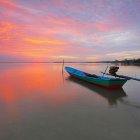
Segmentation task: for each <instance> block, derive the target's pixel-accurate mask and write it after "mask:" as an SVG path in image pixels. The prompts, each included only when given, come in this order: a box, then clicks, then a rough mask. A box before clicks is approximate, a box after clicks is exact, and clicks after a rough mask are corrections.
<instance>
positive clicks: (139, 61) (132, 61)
mask: <svg viewBox="0 0 140 140" xmlns="http://www.w3.org/2000/svg"><path fill="white" fill-rule="evenodd" d="M113 63H121V64H124V65H140V58H138V59H124V60H115V61H113Z"/></svg>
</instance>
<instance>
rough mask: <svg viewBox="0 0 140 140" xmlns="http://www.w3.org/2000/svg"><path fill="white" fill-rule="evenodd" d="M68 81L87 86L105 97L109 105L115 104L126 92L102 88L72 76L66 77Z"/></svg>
mask: <svg viewBox="0 0 140 140" xmlns="http://www.w3.org/2000/svg"><path fill="white" fill-rule="evenodd" d="M67 80H68V81H70V82H75V83H77V84H79V85H81V86H83V87H86V88H88V89H89V90H92V91H94V92H95V93H97V94H99V95H100V96H102V97H104V98H106V99H107V100H108V103H109V105H111V106H112V105H116V104H117V101H118V100H121V99H122V98H123V97H126V96H127V94H126V93H125V91H124V90H123V89H122V88H121V89H115V90H114V89H104V88H101V87H98V86H94V85H91V84H90V83H87V82H84V81H81V80H78V79H75V78H72V77H71V76H69V77H68V78H67Z"/></svg>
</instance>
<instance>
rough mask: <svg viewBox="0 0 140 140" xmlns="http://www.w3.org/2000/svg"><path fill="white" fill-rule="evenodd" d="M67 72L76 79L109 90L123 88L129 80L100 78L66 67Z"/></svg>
mask: <svg viewBox="0 0 140 140" xmlns="http://www.w3.org/2000/svg"><path fill="white" fill-rule="evenodd" d="M65 70H66V71H67V72H68V73H69V74H70V75H71V76H72V77H74V78H77V79H80V80H83V81H86V82H89V83H91V84H94V85H97V86H100V87H103V88H108V89H112V88H121V87H122V86H123V85H124V84H125V83H126V82H127V80H128V79H127V78H112V77H105V76H104V75H103V76H98V75H95V74H89V73H86V72H83V71H81V70H78V69H75V68H72V67H67V66H66V67H65Z"/></svg>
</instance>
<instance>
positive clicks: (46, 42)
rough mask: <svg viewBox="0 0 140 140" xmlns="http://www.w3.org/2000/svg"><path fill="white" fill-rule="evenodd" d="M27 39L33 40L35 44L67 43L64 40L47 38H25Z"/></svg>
mask: <svg viewBox="0 0 140 140" xmlns="http://www.w3.org/2000/svg"><path fill="white" fill-rule="evenodd" d="M25 41H27V42H31V43H34V44H52V45H60V44H65V42H64V41H60V40H45V39H33V38H25Z"/></svg>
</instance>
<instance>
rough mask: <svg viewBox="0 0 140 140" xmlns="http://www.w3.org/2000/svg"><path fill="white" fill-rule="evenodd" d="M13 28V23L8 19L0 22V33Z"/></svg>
mask: <svg viewBox="0 0 140 140" xmlns="http://www.w3.org/2000/svg"><path fill="white" fill-rule="evenodd" d="M14 28H15V25H14V24H12V23H11V22H8V21H1V22H0V33H5V32H8V31H10V30H12V29H14Z"/></svg>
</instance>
